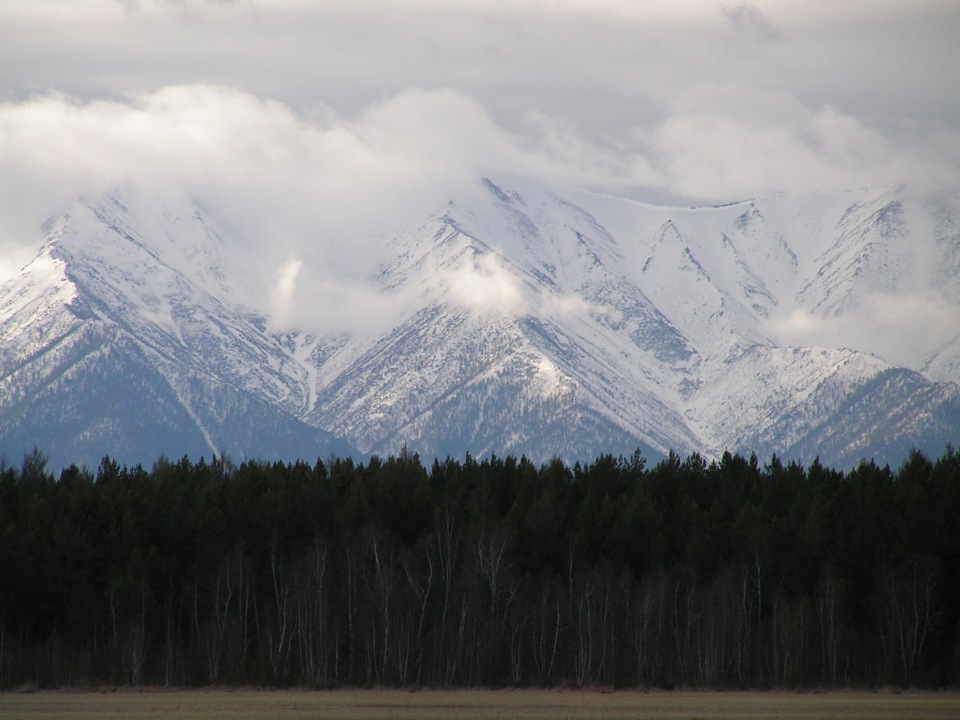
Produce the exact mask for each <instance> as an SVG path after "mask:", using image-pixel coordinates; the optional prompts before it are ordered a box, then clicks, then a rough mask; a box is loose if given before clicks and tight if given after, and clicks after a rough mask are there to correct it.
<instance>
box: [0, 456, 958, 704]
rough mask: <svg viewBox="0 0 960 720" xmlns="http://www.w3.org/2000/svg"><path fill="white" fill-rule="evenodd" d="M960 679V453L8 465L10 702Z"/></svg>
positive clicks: (5, 608) (29, 460)
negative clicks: (396, 689)
mask: <svg viewBox="0 0 960 720" xmlns="http://www.w3.org/2000/svg"><path fill="white" fill-rule="evenodd" d="M958 680H960V455H958V454H957V453H955V452H954V451H953V450H951V449H948V450H947V452H946V453H945V455H944V456H943V457H941V458H940V459H938V460H936V461H931V460H929V459H928V458H926V457H924V456H923V455H921V454H920V453H913V454H912V455H911V456H910V457H909V459H908V461H907V462H906V463H905V464H904V465H903V466H902V467H901V468H899V469H898V470H897V471H892V470H891V469H889V468H886V467H878V466H877V465H876V464H874V463H871V462H863V463H861V465H860V466H859V467H857V468H855V469H854V470H852V471H850V472H847V473H842V472H838V471H836V470H831V469H829V468H826V467H823V466H821V465H820V464H819V463H818V462H814V463H813V464H812V465H811V466H809V467H803V466H800V465H798V464H796V463H789V464H783V463H782V462H781V461H779V460H778V459H777V458H776V457H774V458H772V459H771V460H770V462H769V463H767V464H763V465H761V464H760V463H759V462H758V461H757V460H756V459H755V458H749V459H747V458H744V457H741V456H735V455H729V454H727V455H725V456H724V457H723V458H722V459H721V460H720V461H718V462H711V463H707V462H705V461H704V459H702V458H701V457H700V456H698V455H693V456H690V457H688V458H686V459H685V460H684V459H681V458H679V457H678V456H676V455H670V456H669V457H668V458H667V459H665V460H663V461H661V462H659V463H657V464H656V465H655V466H653V467H647V466H646V463H645V462H644V459H643V458H642V457H640V456H639V454H637V455H634V456H633V457H630V458H613V457H609V456H605V457H600V458H598V459H597V460H596V461H594V462H593V463H591V464H586V465H581V464H576V465H573V466H572V467H571V466H568V465H565V464H564V463H562V462H560V461H559V460H557V461H553V462H550V463H547V464H545V465H542V466H536V465H534V464H533V463H531V462H529V461H528V460H526V459H524V458H520V459H516V458H513V457H506V458H499V457H489V458H486V459H483V460H477V459H474V458H472V457H470V456H467V457H466V458H465V459H464V460H463V461H460V460H454V459H447V460H445V461H435V462H434V463H433V464H432V466H430V467H429V468H428V467H425V466H424V465H423V464H422V463H421V461H420V459H419V457H417V456H416V455H413V454H410V453H407V452H402V453H400V454H399V455H398V456H391V457H388V458H386V459H380V458H373V459H372V460H370V462H368V463H365V464H358V463H355V462H353V461H351V460H342V459H341V460H331V461H329V462H327V463H323V462H320V461H318V462H316V463H315V464H312V465H311V464H309V463H304V462H296V463H292V464H291V463H272V464H271V463H265V462H244V463H242V464H241V465H239V466H238V467H237V466H234V465H233V464H231V463H230V462H229V461H226V460H224V459H222V458H214V459H213V460H212V461H209V462H208V461H205V460H204V459H203V458H201V459H200V460H199V461H198V462H192V461H191V460H189V459H187V458H183V459H182V460H180V461H177V462H171V461H169V460H166V459H161V460H159V461H158V462H157V463H156V464H155V465H154V466H153V468H152V469H150V470H149V471H148V470H145V469H143V468H142V467H140V466H137V467H133V468H129V467H121V466H119V465H118V464H117V463H116V462H114V461H112V460H110V459H109V458H107V459H104V460H103V462H102V463H101V465H100V467H99V469H98V470H97V471H96V472H95V473H93V472H89V471H87V470H85V469H78V468H76V467H70V468H68V469H66V470H64V471H63V472H61V473H60V475H59V477H54V476H53V475H52V474H51V473H49V472H48V471H47V469H46V463H45V461H44V458H43V456H42V454H40V453H38V452H34V453H33V454H31V455H28V456H27V457H26V458H24V461H23V463H22V465H21V466H20V467H19V468H18V467H11V466H7V465H3V464H0V687H4V688H11V687H17V686H20V685H23V684H25V683H30V684H36V685H38V686H40V687H55V686H96V685H98V684H101V683H107V684H114V685H119V684H132V685H141V684H153V685H176V686H196V685H209V684H214V685H233V684H245V685H246V684H255V685H261V684H262V685H271V686H272V685H303V686H308V687H337V686H357V685H359V686H371V685H386V686H403V687H421V686H429V687H465V686H528V685H535V686H612V687H648V686H660V687H671V686H675V685H676V686H685V687H771V686H777V687H791V688H792V687H836V686H876V685H880V684H887V683H894V684H903V685H916V686H926V687H943V686H956V685H957V684H958Z"/></svg>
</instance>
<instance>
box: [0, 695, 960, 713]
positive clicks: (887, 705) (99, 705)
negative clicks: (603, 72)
mask: <svg viewBox="0 0 960 720" xmlns="http://www.w3.org/2000/svg"><path fill="white" fill-rule="evenodd" d="M0 718H3V719H4V720H54V719H56V720H94V719H95V718H96V719H98V720H99V719H100V718H118V719H121V718H122V719H123V720H148V719H151V720H152V719H154V718H157V719H161V718H162V719H163V720H173V719H176V720H242V719H244V718H249V719H250V720H253V719H254V718H256V719H257V720H306V719H307V718H310V719H314V718H316V719H322V718H331V719H332V718H337V719H338V720H379V719H380V718H384V719H385V718H390V719H391V720H406V719H409V720H421V719H428V718H438V719H439V718H457V719H458V720H460V719H463V720H501V719H510V720H538V719H540V718H551V719H553V718H557V719H564V720H579V719H581V718H582V719H583V720H587V719H588V718H590V719H597V720H619V719H621V718H622V719H623V720H626V719H628V718H629V719H631V720H636V719H650V720H681V719H683V720H691V719H693V718H697V719H698V720H711V719H713V718H717V719H720V718H752V719H756V720H760V719H765V718H771V719H772V718H778V719H781V720H783V719H789V718H825V719H831V718H836V719H837V720H840V719H841V718H843V719H844V720H853V719H862V720H868V719H870V720H877V719H881V718H897V719H898V720H910V719H911V718H916V719H918V720H919V719H920V718H960V694H958V693H905V694H902V695H897V694H893V693H890V692H880V693H865V692H833V693H785V692H719V693H718V692H649V693H643V692H612V693H601V692H595V691H556V690H552V691H550V690H547V691H541V690H499V691H496V690H493V691H469V690H462V691H453V692H441V691H422V692H403V691H397V690H385V691H379V690H360V691H354V690H348V691H334V692H310V691H300V690H283V691H269V690H265V691H255V690H243V691H230V690H209V691H204V690H199V691H167V690H157V691H152V692H151V691H142V692H137V691H121V692H111V693H83V692H80V693H78V692H59V691H58V692H40V693H32V694H17V693H4V694H0Z"/></svg>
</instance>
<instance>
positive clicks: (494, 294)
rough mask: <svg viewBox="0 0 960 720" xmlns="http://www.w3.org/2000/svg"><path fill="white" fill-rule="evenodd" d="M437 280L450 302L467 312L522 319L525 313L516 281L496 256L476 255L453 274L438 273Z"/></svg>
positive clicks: (524, 305)
mask: <svg viewBox="0 0 960 720" xmlns="http://www.w3.org/2000/svg"><path fill="white" fill-rule="evenodd" d="M438 280H439V282H440V284H441V287H444V288H445V289H446V290H447V292H449V294H450V297H451V299H452V300H453V301H454V302H455V303H457V304H458V305H460V306H461V307H463V308H465V309H467V310H469V311H470V312H473V313H476V314H480V315H485V314H488V313H495V314H499V315H508V316H511V317H522V316H524V315H525V314H526V313H527V311H528V308H527V307H526V303H525V301H524V297H523V294H522V292H521V290H520V287H519V286H518V284H517V279H516V277H514V276H513V275H511V274H510V272H509V271H508V270H507V269H506V268H504V267H503V265H502V263H501V261H500V259H499V258H498V256H496V255H493V254H484V255H480V256H478V257H476V258H474V259H473V261H472V262H467V263H465V264H464V265H462V266H461V267H459V268H457V269H456V270H447V271H443V272H441V273H439V278H438Z"/></svg>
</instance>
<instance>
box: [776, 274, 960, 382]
mask: <svg viewBox="0 0 960 720" xmlns="http://www.w3.org/2000/svg"><path fill="white" fill-rule="evenodd" d="M768 328H769V329H770V331H771V332H773V334H774V336H775V337H776V338H777V339H778V340H779V341H780V342H781V343H783V344H786V345H798V346H810V345H814V346H824V347H846V348H851V349H853V350H859V351H861V352H866V353H871V354H874V355H877V356H878V357H882V358H883V359H885V360H887V361H889V362H892V363H894V364H898V365H902V366H905V367H914V368H917V367H921V366H922V365H923V362H924V360H925V359H926V358H927V356H928V354H929V353H931V352H933V351H935V350H937V349H938V348H940V346H942V344H943V343H944V341H945V340H946V339H949V338H953V337H956V336H957V335H958V334H960V314H958V308H957V306H956V304H954V303H951V302H950V301H949V300H947V299H946V298H944V297H942V296H941V295H940V294H939V293H937V292H936V291H934V290H930V289H917V290H914V291H909V292H902V293H898V294H893V293H881V292H870V293H867V294H866V296H865V297H863V298H862V299H861V300H860V301H859V302H858V303H857V304H856V306H854V307H851V308H849V309H847V311H845V312H843V313H842V314H840V315H837V316H833V317H829V318H824V317H821V316H818V315H814V314H812V313H810V312H808V311H807V310H804V309H801V308H793V309H791V310H790V311H789V312H787V313H786V314H785V315H783V316H781V317H778V318H774V319H772V320H771V321H770V323H769V325H768Z"/></svg>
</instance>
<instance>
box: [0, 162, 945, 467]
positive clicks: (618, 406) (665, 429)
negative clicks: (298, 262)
mask: <svg viewBox="0 0 960 720" xmlns="http://www.w3.org/2000/svg"><path fill="white" fill-rule="evenodd" d="M958 209H960V197H958V196H957V195H956V194H954V195H952V196H951V195H944V196H943V197H939V198H933V197H930V196H922V197H916V196H913V195H911V194H910V193H909V192H907V191H906V190H904V189H898V190H894V191H881V190H862V191H856V192H849V193H838V194H822V195H804V196H789V195H778V196H773V197H768V198H762V199H756V200H752V201H745V202H742V203H736V204H731V205H726V206H722V207H709V208H676V207H662V206H655V205H648V204H643V203H638V202H633V201H628V200H622V199H616V198H611V197H606V196H602V195H597V194H592V193H588V192H584V191H577V190H571V189H566V188H563V189H561V188H551V187H545V186H543V185H541V184H538V183H535V182H532V181H529V180H524V179H520V178H513V177H510V178H497V179H485V180H483V181H482V183H481V192H479V193H477V194H475V195H471V196H470V197H469V199H467V200H465V201H458V200H456V199H455V200H453V201H451V202H450V203H449V204H448V205H447V206H446V207H444V208H442V209H441V210H440V211H438V212H437V213H435V214H434V215H433V216H432V217H429V218H427V219H426V220H425V222H423V223H422V224H420V225H417V226H414V227H411V228H407V229H405V230H402V231H399V232H397V234H396V236H395V237H394V238H393V239H392V241H391V243H390V247H389V254H388V259H387V261H386V262H385V263H384V264H383V266H382V268H381V270H380V273H379V275H378V276H377V277H376V278H372V279H371V283H372V284H373V285H374V286H375V288H376V292H377V293H378V294H379V295H381V296H385V297H387V298H389V300H390V304H391V306H392V307H393V309H394V314H393V315H392V316H391V318H389V322H386V321H385V322H378V323H370V324H369V325H368V326H365V327H362V328H356V329H355V331H354V332H337V333H335V334H324V333H322V332H318V331H317V330H315V329H314V330H312V329H310V328H303V329H293V330H291V329H290V328H284V329H283V331H282V332H281V331H279V330H274V329H273V328H272V325H271V323H270V322H269V321H268V317H267V312H266V311H265V310H264V309H263V308H259V309H258V308H251V307H248V306H247V303H246V300H247V298H245V296H244V293H243V284H244V282H245V281H244V280H242V279H241V278H240V277H239V276H238V275H237V271H236V268H233V267H231V265H230V263H229V261H228V260H229V258H230V256H231V243H232V242H235V240H234V239H233V238H230V237H229V236H228V235H226V234H225V233H223V232H220V231H218V230H217V229H216V228H217V227H218V225H217V218H211V217H209V216H208V215H207V214H205V213H204V212H203V211H202V210H200V208H199V207H198V206H197V205H196V204H195V203H191V202H187V201H180V202H167V203H164V204H155V205H152V206H149V207H148V208H146V209H145V208H144V207H138V208H136V209H131V208H130V207H129V206H128V203H127V202H126V201H125V200H122V199H121V198H120V196H118V195H117V196H111V197H109V198H101V199H98V200H96V201H78V202H76V203H75V204H74V205H73V206H72V207H71V208H69V209H68V210H67V211H66V212H65V213H63V214H62V215H61V216H59V217H57V218H54V219H53V220H51V222H50V223H49V224H48V226H47V227H46V242H45V244H44V246H43V248H42V249H41V250H40V252H39V254H38V255H37V256H36V258H35V259H34V261H33V262H32V263H30V264H29V265H28V266H27V267H26V268H24V270H23V271H22V272H21V274H20V275H19V276H18V277H16V278H14V279H13V280H11V281H9V282H8V283H6V284H5V285H4V286H2V288H0V452H3V453H6V455H7V456H8V458H10V457H15V456H16V455H15V454H16V453H21V452H23V451H24V450H28V449H30V448H32V447H33V446H34V445H37V446H39V447H41V448H42V449H44V450H45V451H46V452H47V453H48V454H49V455H50V457H51V460H52V461H53V463H54V464H57V465H58V464H65V463H67V462H72V461H77V462H87V463H88V464H91V465H92V464H96V462H97V461H98V460H99V457H100V456H101V455H103V454H105V453H109V454H110V455H111V456H114V457H117V458H119V459H121V460H124V461H127V462H133V461H142V462H149V461H151V460H153V459H155V458H156V457H157V456H158V455H159V454H160V453H166V454H168V455H172V456H179V455H181V454H183V453H190V454H191V455H192V456H197V455H200V454H208V455H209V454H210V453H211V452H218V453H219V452H226V453H227V454H228V455H230V456H231V457H233V458H234V459H239V458H243V457H250V456H259V457H287V458H292V457H297V456H299V457H307V458H314V457H316V456H318V455H319V456H325V455H326V454H329V453H331V452H335V453H340V454H345V453H351V452H359V453H364V454H366V453H379V454H388V453H392V452H396V451H398V450H399V449H400V448H401V447H402V446H403V445H404V444H405V445H406V446H407V447H408V448H409V449H411V450H415V451H418V452H420V453H421V455H422V456H424V457H427V458H431V457H433V456H435V455H436V456H440V457H443V456H445V455H448V454H449V455H453V456H462V455H463V454H464V453H465V452H470V453H472V454H474V455H485V454H488V453H497V454H500V455H503V454H507V453H511V454H521V453H524V454H527V455H528V456H531V457H533V458H535V459H537V460H544V459H546V458H549V457H550V456H552V455H559V456H560V457H562V458H564V459H567V460H573V459H577V458H581V459H589V458H592V457H594V456H596V455H597V454H599V453H605V452H610V453H614V454H619V453H630V452H632V451H633V450H634V449H635V448H638V447H639V448H640V449H641V450H642V451H643V452H644V453H646V454H647V455H648V456H650V457H654V458H655V457H658V456H660V455H662V454H665V453H666V452H667V451H669V450H675V451H677V452H679V453H681V454H685V453H689V452H692V451H698V452H701V453H703V454H706V455H708V456H713V455H716V454H719V453H720V452H722V451H724V450H727V449H729V450H732V451H742V452H752V451H755V452H757V454H758V455H759V456H760V457H761V458H765V457H769V455H770V454H771V453H773V452H776V453H778V454H779V455H781V456H782V457H786V458H798V459H800V460H802V461H804V462H809V461H812V459H813V458H814V457H815V456H817V455H819V456H820V458H821V460H822V461H823V462H824V463H827V464H834V465H838V466H847V465H850V464H853V463H855V462H857V461H858V460H859V459H860V458H861V457H875V458H876V459H878V460H879V461H882V462H883V461H889V462H893V463H898V462H899V461H900V460H901V459H902V458H903V457H904V456H905V454H906V452H907V451H908V450H909V449H910V448H911V447H918V448H920V449H923V450H925V451H927V452H929V453H931V454H939V453H940V452H942V450H943V449H944V447H945V445H946V444H947V443H956V442H957V439H958V437H960V388H958V385H957V382H958V381H960V334H958V331H960V323H958V322H957V318H958V317H960V310H958V308H960V212H958ZM326 311H328V309H327V308H318V309H317V312H326ZM302 316H303V313H298V317H302ZM319 326H320V324H319V323H318V324H317V327H319Z"/></svg>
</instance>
